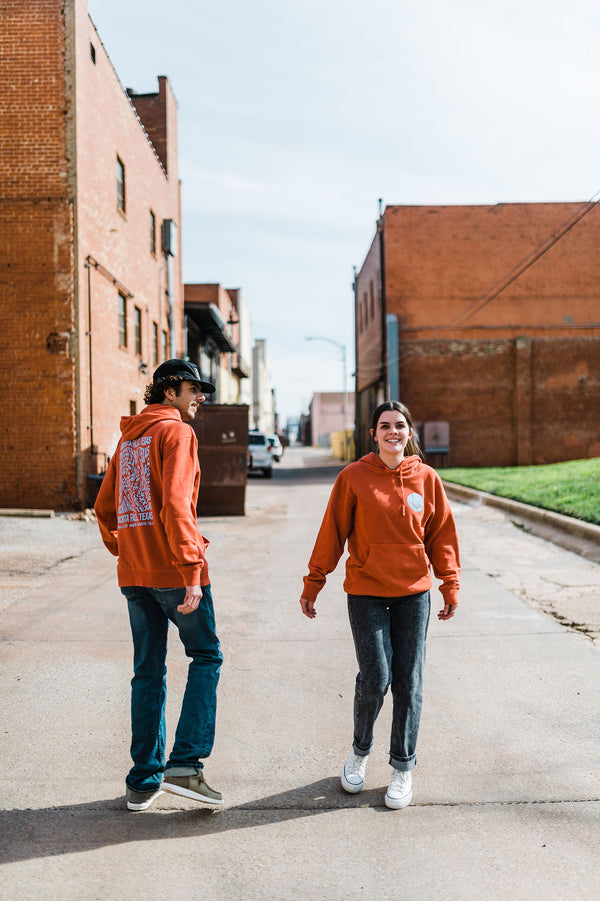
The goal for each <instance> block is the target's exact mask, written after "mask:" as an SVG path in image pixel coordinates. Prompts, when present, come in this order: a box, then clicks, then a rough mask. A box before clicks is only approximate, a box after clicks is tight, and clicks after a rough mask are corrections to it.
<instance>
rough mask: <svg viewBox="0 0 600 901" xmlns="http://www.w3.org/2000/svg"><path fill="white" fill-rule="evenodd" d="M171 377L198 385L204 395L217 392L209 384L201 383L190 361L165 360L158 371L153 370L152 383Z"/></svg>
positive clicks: (196, 369) (194, 365) (198, 374)
mask: <svg viewBox="0 0 600 901" xmlns="http://www.w3.org/2000/svg"><path fill="white" fill-rule="evenodd" d="M172 375H178V376H180V377H181V378H182V379H186V381H188V382H195V383H196V384H197V385H200V388H201V389H202V391H204V393H205V394H214V393H215V391H216V390H217V389H216V388H215V386H214V385H213V384H211V382H203V381H202V379H201V378H200V373H199V372H198V367H197V366H196V364H195V363H192V362H191V361H190V360H165V362H164V363H161V364H160V366H159V367H158V369H155V370H154V375H153V376H152V381H154V382H157V381H158V380H159V379H167V378H169V377H170V376H172Z"/></svg>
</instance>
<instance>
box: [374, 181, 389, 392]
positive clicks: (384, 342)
mask: <svg viewBox="0 0 600 901" xmlns="http://www.w3.org/2000/svg"><path fill="white" fill-rule="evenodd" d="M384 215H385V214H384V213H383V212H382V200H381V198H379V220H378V222H377V232H378V234H379V284H380V290H381V373H380V376H379V385H380V389H383V392H384V394H385V392H387V391H388V386H389V381H388V373H389V361H388V338H387V303H386V296H385V241H384V237H385V228H384V221H385V220H384ZM383 400H388V398H387V397H385V396H384V398H383ZM380 402H381V401H380V400H379V399H378V403H380Z"/></svg>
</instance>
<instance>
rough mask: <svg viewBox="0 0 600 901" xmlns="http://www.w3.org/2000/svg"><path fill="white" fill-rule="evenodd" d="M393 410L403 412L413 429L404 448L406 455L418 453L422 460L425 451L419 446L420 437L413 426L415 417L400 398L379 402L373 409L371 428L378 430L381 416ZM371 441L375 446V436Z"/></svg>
mask: <svg viewBox="0 0 600 901" xmlns="http://www.w3.org/2000/svg"><path fill="white" fill-rule="evenodd" d="M391 410H396V412H398V413H402V415H403V416H404V418H405V419H406V421H407V423H408V427H409V429H411V431H412V438H409V440H408V441H407V442H406V447H405V448H404V456H405V457H410V456H411V455H412V454H416V455H417V456H418V457H420V458H421V460H424V459H425V458H424V456H423V451H422V450H421V448H420V447H419V437H418V435H417V433H416V431H415V428H414V426H413V418H412V415H411V412H410V410H409V409H408V407H405V406H404V404H401V403H400V401H399V400H386V401H385V403H383V404H379V406H378V407H377V409H376V410H374V411H373V417H372V419H371V429H372V431H373V432H376V431H377V424H378V423H379V420H380V418H381V414H382V413H386V412H390V411H391ZM371 442H372V444H373V446H374V447H375V441H374V440H373V436H371Z"/></svg>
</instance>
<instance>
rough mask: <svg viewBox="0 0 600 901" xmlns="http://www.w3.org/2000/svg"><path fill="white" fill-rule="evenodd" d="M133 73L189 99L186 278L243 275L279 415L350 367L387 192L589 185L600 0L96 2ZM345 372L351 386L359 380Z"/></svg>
mask: <svg viewBox="0 0 600 901" xmlns="http://www.w3.org/2000/svg"><path fill="white" fill-rule="evenodd" d="M88 5H89V12H90V15H91V17H92V19H93V21H94V24H95V25H96V27H97V28H98V31H99V33H100V37H101V39H102V41H103V43H104V46H105V47H106V50H107V51H108V54H109V56H110V57H111V60H112V62H113V65H114V66H115V68H116V71H117V73H118V75H119V77H120V80H121V83H122V84H123V86H124V87H131V88H134V89H135V90H136V91H154V90H156V89H157V85H156V77H157V76H158V75H167V76H168V77H169V79H170V81H171V84H172V86H173V89H174V92H175V96H176V97H177V101H178V105H179V171H180V176H181V179H182V183H183V186H182V201H183V222H182V238H183V276H184V281H186V282H220V283H221V284H222V285H223V286H224V287H240V288H241V289H242V291H243V295H244V298H245V301H246V303H247V304H248V307H249V309H250V313H251V316H252V331H253V338H254V339H256V338H266V339H267V345H268V352H269V357H270V362H271V379H272V383H273V387H274V388H275V389H276V393H277V398H278V408H279V410H280V413H281V414H282V417H283V422H284V423H285V418H286V417H287V416H297V415H298V414H299V413H300V412H305V411H306V410H307V409H308V403H309V401H310V398H311V396H312V393H313V391H336V390H341V388H342V381H343V379H342V363H341V353H340V351H339V350H338V349H337V348H336V347H335V346H333V345H332V344H329V343H326V342H307V341H306V340H305V339H306V337H308V336H311V335H319V336H323V337H326V338H330V339H333V340H335V341H338V342H340V343H342V344H345V345H346V346H347V348H348V372H349V374H350V373H351V372H352V365H353V351H354V335H353V296H352V277H353V275H352V272H353V266H356V267H357V268H360V266H361V264H362V261H363V259H364V257H365V255H366V253H367V251H368V249H369V245H370V243H371V240H372V238H373V234H374V229H375V221H376V219H377V215H378V198H380V197H381V198H383V202H384V203H385V204H389V205H393V204H464V203H469V204H470V203H486V204H487V203H501V202H504V203H509V202H518V201H572V200H581V201H585V200H589V199H590V198H591V197H592V196H593V195H595V194H596V192H597V191H598V189H599V188H600V121H599V119H600V114H599V110H600V78H599V72H600V53H599V51H598V44H599V38H600V4H598V3H597V0H564V2H561V0H528V2H524V0H412V2H405V0H219V2H218V3H216V2H214V0H213V2H210V3H208V2H206V0H170V2H168V3H165V2H164V0H88ZM348 387H349V389H350V390H351V389H352V388H353V383H352V380H351V379H350V378H349V380H348Z"/></svg>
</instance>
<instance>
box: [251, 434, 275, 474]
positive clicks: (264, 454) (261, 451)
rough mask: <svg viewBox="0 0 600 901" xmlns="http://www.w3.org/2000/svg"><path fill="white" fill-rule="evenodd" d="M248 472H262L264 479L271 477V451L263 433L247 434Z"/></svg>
mask: <svg viewBox="0 0 600 901" xmlns="http://www.w3.org/2000/svg"><path fill="white" fill-rule="evenodd" d="M248 455H249V460H248V472H262V473H263V475H264V476H265V478H267V479H270V478H271V477H272V475H273V450H272V448H271V445H270V444H269V440H268V438H267V436H266V435H265V434H263V432H249V433H248Z"/></svg>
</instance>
